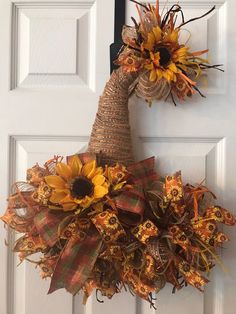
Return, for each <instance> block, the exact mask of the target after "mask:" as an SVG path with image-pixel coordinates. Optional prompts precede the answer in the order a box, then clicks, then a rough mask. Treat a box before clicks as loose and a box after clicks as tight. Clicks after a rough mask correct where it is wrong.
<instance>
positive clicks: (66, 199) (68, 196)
mask: <svg viewBox="0 0 236 314" xmlns="http://www.w3.org/2000/svg"><path fill="white" fill-rule="evenodd" d="M60 203H61V204H65V203H75V201H74V199H73V197H71V195H70V192H69V193H68V194H67V195H65V197H64V198H63V199H62V200H61V201H60Z"/></svg>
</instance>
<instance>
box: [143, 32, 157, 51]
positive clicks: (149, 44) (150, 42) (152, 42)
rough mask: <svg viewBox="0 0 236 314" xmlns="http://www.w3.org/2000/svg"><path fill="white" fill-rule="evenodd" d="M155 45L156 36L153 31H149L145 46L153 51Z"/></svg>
mask: <svg viewBox="0 0 236 314" xmlns="http://www.w3.org/2000/svg"><path fill="white" fill-rule="evenodd" d="M154 45H155V36H154V34H153V33H148V38H147V42H146V43H145V44H144V48H145V49H147V50H149V51H153V49H154Z"/></svg>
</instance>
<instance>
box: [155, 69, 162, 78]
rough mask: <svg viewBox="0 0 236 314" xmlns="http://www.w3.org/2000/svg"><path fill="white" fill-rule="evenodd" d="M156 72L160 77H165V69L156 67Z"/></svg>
mask: <svg viewBox="0 0 236 314" xmlns="http://www.w3.org/2000/svg"><path fill="white" fill-rule="evenodd" d="M156 74H157V77H158V79H161V78H162V77H163V71H162V70H161V69H156Z"/></svg>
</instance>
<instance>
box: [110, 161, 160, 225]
mask: <svg viewBox="0 0 236 314" xmlns="http://www.w3.org/2000/svg"><path fill="white" fill-rule="evenodd" d="M154 165H155V158H154V157H151V158H148V159H145V160H143V161H141V162H138V163H135V164H132V165H130V166H129V167H128V168H127V170H128V171H129V172H131V174H132V176H133V178H132V179H133V180H132V181H133V183H134V187H133V188H132V189H130V190H127V191H123V192H122V193H121V194H120V195H119V196H117V197H116V198H115V205H116V207H117V208H118V209H120V210H121V213H120V216H119V218H120V219H121V220H122V221H124V222H125V223H128V224H129V225H137V224H138V223H140V221H141V220H142V216H143V212H144V209H145V206H146V203H145V195H144V190H145V189H147V188H148V187H149V186H150V185H151V183H152V182H154V181H156V180H157V179H158V175H157V174H156V172H155V170H154Z"/></svg>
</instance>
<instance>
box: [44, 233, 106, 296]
mask: <svg viewBox="0 0 236 314" xmlns="http://www.w3.org/2000/svg"><path fill="white" fill-rule="evenodd" d="M101 245H102V239H101V237H100V236H99V234H98V233H97V232H95V231H94V233H93V235H91V236H89V235H88V236H86V235H85V233H83V232H80V233H78V235H77V236H76V237H72V238H71V239H70V240H69V241H68V243H67V245H66V247H65V249H64V251H63V252H62V254H61V257H60V259H59V261H58V263H57V265H56V268H55V270H54V273H53V276H52V280H51V286H50V289H49V291H48V293H52V292H54V291H56V290H57V289H61V288H65V289H66V290H67V291H69V292H70V293H72V294H73V295H75V294H76V293H77V292H78V291H79V290H80V289H81V288H82V286H83V285H84V283H85V281H86V280H87V279H88V277H89V276H90V275H91V271H92V269H93V267H94V264H95V262H96V260H97V257H98V255H99V252H100V249H101Z"/></svg>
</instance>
